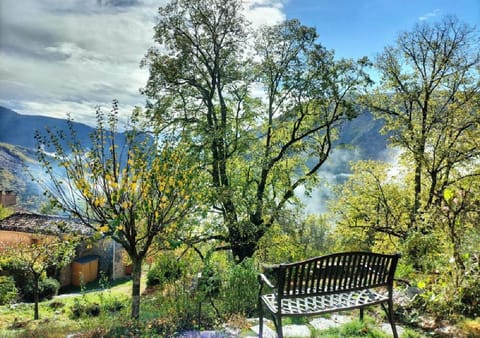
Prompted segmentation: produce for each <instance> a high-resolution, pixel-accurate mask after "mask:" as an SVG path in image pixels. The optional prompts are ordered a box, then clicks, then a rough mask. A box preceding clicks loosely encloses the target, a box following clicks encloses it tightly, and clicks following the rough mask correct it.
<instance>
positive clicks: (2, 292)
mask: <svg viewBox="0 0 480 338" xmlns="http://www.w3.org/2000/svg"><path fill="white" fill-rule="evenodd" d="M17 297H18V291H17V287H16V286H15V280H14V279H13V277H11V276H0V305H5V304H8V303H11V302H13V301H15V300H16V299H17Z"/></svg>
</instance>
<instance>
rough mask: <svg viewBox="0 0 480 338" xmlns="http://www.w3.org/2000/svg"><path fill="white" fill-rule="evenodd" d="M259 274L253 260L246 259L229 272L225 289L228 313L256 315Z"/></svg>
mask: <svg viewBox="0 0 480 338" xmlns="http://www.w3.org/2000/svg"><path fill="white" fill-rule="evenodd" d="M257 274H258V271H257V269H256V268H255V265H254V260H253V259H246V260H244V261H243V262H242V263H241V264H238V265H233V266H232V267H231V268H230V269H229V270H228V271H227V274H226V278H225V283H224V288H223V289H224V300H225V308H226V309H225V310H226V311H227V313H229V314H234V313H239V314H243V315H245V316H251V315H253V314H254V312H255V310H256V304H257V296H258V282H257Z"/></svg>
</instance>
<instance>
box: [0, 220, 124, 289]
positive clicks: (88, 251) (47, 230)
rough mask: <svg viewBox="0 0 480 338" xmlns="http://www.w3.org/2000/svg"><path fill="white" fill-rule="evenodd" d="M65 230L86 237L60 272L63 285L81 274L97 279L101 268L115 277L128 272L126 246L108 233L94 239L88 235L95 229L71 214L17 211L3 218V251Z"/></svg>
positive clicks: (75, 281)
mask: <svg viewBox="0 0 480 338" xmlns="http://www.w3.org/2000/svg"><path fill="white" fill-rule="evenodd" d="M59 225H61V226H60V227H59ZM62 233H75V234H78V235H80V236H81V237H83V238H85V240H84V241H81V244H80V245H78V246H77V248H76V257H75V259H74V260H73V261H72V262H71V263H70V265H68V266H66V267H64V268H63V269H61V271H60V273H59V275H58V276H56V277H57V278H58V279H59V281H60V284H61V286H67V285H70V284H73V285H79V284H80V282H81V280H80V278H82V281H85V279H83V278H86V280H87V281H90V280H94V279H96V278H97V276H98V275H99V272H100V271H103V272H104V273H105V274H106V275H107V276H109V277H110V278H112V279H117V278H121V277H124V276H126V266H125V262H124V257H125V251H124V249H123V248H122V247H121V246H120V245H119V244H118V243H116V242H115V241H114V240H112V239H110V238H107V237H105V238H103V239H100V240H98V241H95V242H91V243H90V242H89V241H88V240H87V239H88V238H90V237H91V236H93V234H94V231H93V230H92V229H90V228H88V227H85V226H84V225H82V224H80V223H78V222H75V220H72V219H70V218H67V217H60V216H48V215H41V214H35V213H28V212H16V213H14V214H12V215H10V216H8V217H7V218H5V219H3V220H0V252H1V251H2V250H8V248H9V247H11V246H14V245H16V244H17V243H20V242H23V243H27V244H30V243H33V242H34V241H35V240H37V238H38V236H59V235H61V234H62ZM80 275H81V276H82V277H80Z"/></svg>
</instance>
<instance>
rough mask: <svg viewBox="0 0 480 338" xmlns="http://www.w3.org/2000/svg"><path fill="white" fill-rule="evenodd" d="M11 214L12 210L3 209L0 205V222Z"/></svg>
mask: <svg viewBox="0 0 480 338" xmlns="http://www.w3.org/2000/svg"><path fill="white" fill-rule="evenodd" d="M11 214H13V210H12V209H10V208H5V207H4V206H3V205H0V220H2V219H4V218H7V217H8V216H10V215H11Z"/></svg>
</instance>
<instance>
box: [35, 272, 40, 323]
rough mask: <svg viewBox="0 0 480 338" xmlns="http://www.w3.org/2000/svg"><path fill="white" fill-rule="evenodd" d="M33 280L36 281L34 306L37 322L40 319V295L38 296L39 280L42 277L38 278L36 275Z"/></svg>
mask: <svg viewBox="0 0 480 338" xmlns="http://www.w3.org/2000/svg"><path fill="white" fill-rule="evenodd" d="M33 279H34V283H35V285H34V287H33V301H34V305H33V319H34V320H37V319H39V317H40V316H39V314H38V302H39V295H38V280H39V279H40V276H37V275H34V276H33Z"/></svg>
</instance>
